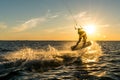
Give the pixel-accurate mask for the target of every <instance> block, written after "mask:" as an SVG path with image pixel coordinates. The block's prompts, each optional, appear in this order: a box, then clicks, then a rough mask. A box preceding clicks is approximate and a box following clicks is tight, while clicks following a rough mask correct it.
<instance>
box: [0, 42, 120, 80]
mask: <svg viewBox="0 0 120 80" xmlns="http://www.w3.org/2000/svg"><path fill="white" fill-rule="evenodd" d="M75 43H76V42H75V41H0V80H120V41H96V42H95V41H92V45H91V46H89V47H86V48H83V49H80V50H75V51H72V50H71V46H73V45H74V44H75Z"/></svg>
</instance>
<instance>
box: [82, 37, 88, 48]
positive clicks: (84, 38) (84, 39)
mask: <svg viewBox="0 0 120 80" xmlns="http://www.w3.org/2000/svg"><path fill="white" fill-rule="evenodd" d="M86 41H87V37H86V36H83V47H84V46H85V44H86Z"/></svg>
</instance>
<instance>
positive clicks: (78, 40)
mask: <svg viewBox="0 0 120 80" xmlns="http://www.w3.org/2000/svg"><path fill="white" fill-rule="evenodd" d="M81 39H82V38H81V37H79V40H78V42H77V43H76V46H77V45H78V44H79V43H80V41H81Z"/></svg>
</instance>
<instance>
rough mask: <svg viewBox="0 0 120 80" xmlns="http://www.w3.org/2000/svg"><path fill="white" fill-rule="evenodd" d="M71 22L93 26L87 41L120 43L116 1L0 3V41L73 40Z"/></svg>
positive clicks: (119, 14)
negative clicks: (113, 41) (92, 31)
mask: <svg viewBox="0 0 120 80" xmlns="http://www.w3.org/2000/svg"><path fill="white" fill-rule="evenodd" d="M73 17H74V18H73ZM74 20H76V21H77V24H78V25H82V26H83V27H84V26H85V25H89V24H95V28H96V29H95V32H94V33H93V34H90V35H89V34H88V39H89V40H120V0H0V34H1V36H0V40H77V38H78V34H77V31H76V30H75V29H74V26H75V24H76V23H75V22H74Z"/></svg>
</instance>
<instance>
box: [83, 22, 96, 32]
mask: <svg viewBox="0 0 120 80" xmlns="http://www.w3.org/2000/svg"><path fill="white" fill-rule="evenodd" d="M95 27H96V26H95V25H94V24H88V25H85V26H84V30H85V31H86V33H87V34H94V33H95Z"/></svg>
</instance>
